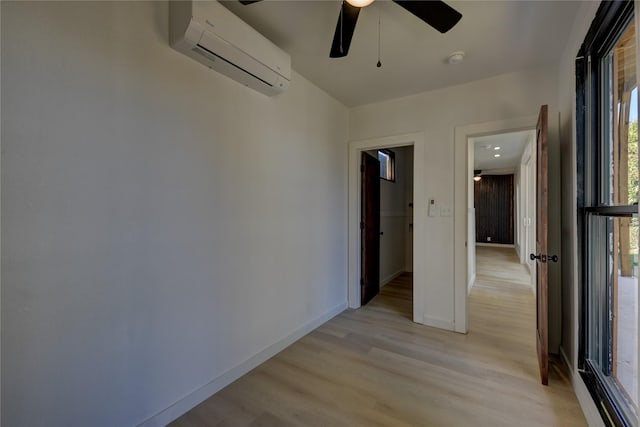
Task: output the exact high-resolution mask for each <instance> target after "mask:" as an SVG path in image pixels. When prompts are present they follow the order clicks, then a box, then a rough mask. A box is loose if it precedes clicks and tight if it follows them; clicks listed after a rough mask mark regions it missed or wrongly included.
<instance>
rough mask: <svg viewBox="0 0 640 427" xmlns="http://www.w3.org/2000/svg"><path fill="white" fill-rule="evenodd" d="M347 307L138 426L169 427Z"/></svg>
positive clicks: (341, 306) (312, 323)
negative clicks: (172, 422)
mask: <svg viewBox="0 0 640 427" xmlns="http://www.w3.org/2000/svg"><path fill="white" fill-rule="evenodd" d="M346 308H347V303H346V302H344V303H342V304H339V305H337V306H335V307H333V308H332V309H331V310H329V311H327V312H326V313H324V314H323V315H321V316H319V317H317V318H315V319H313V320H311V321H309V322H307V323H306V324H304V325H302V326H301V327H300V328H298V329H296V330H295V331H294V332H292V333H291V334H289V335H288V336H286V337H285V338H283V339H281V340H280V341H278V342H275V343H273V344H272V345H270V346H269V347H267V348H265V349H264V350H262V351H260V352H258V353H256V354H255V355H253V356H252V357H250V358H249V359H247V360H245V361H244V362H242V363H240V364H239V365H236V366H235V367H233V368H231V369H229V370H228V371H226V372H225V373H223V374H222V375H220V376H218V377H217V378H214V379H213V380H212V381H211V382H209V383H208V384H206V385H204V386H203V387H201V388H199V389H197V390H195V391H194V392H192V393H191V394H189V395H187V396H185V397H183V398H182V399H180V400H179V401H177V402H176V403H174V404H173V405H171V406H169V407H168V408H166V409H164V410H162V411H160V412H158V413H157V414H156V415H154V416H152V417H151V418H149V419H147V420H146V421H144V422H142V423H141V424H139V427H164V426H166V425H167V424H169V423H170V422H171V421H173V420H175V419H176V418H178V417H180V416H181V415H183V414H184V413H186V412H187V411H189V410H190V409H192V408H194V407H196V406H197V405H198V404H200V403H202V402H203V401H205V400H206V399H208V398H209V397H211V396H213V395H214V394H215V393H217V392H218V391H220V390H222V389H223V388H224V387H226V386H227V385H229V384H231V383H232V382H234V381H235V380H237V379H238V378H240V377H241V376H243V375H244V374H246V373H247V372H249V371H251V370H252V369H253V368H255V367H256V366H258V365H260V364H261V363H264V362H266V361H267V360H269V359H270V358H271V357H273V356H275V355H276V354H278V353H279V352H281V351H282V350H284V349H285V348H287V347H289V346H290V345H291V344H293V343H294V342H296V341H298V340H299V339H300V338H302V337H304V336H305V335H307V334H308V333H309V332H311V331H313V330H314V329H316V328H317V327H319V326H320V325H322V324H323V323H325V322H327V321H329V320H330V319H332V318H333V317H335V316H337V315H338V314H340V313H342V312H343V311H344V310H345V309H346Z"/></svg>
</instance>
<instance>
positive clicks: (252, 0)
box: [239, 0, 262, 6]
mask: <svg viewBox="0 0 640 427" xmlns="http://www.w3.org/2000/svg"><path fill="white" fill-rule="evenodd" d="M239 1H240V3H241V4H243V5H245V6H246V5H248V4H253V3H258V2H260V1H262V0H239Z"/></svg>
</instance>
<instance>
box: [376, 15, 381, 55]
mask: <svg viewBox="0 0 640 427" xmlns="http://www.w3.org/2000/svg"><path fill="white" fill-rule="evenodd" d="M376 67H378V68H380V67H382V62H380V13H378V63H377V64H376Z"/></svg>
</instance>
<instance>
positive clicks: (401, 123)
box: [349, 67, 557, 329]
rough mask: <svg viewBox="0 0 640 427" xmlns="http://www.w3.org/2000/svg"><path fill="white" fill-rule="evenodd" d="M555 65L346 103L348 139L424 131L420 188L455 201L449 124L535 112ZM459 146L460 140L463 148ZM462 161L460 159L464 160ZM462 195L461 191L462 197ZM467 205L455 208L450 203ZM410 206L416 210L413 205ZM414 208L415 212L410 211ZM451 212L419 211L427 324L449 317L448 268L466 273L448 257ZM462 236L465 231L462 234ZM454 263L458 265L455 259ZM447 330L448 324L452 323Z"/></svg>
mask: <svg viewBox="0 0 640 427" xmlns="http://www.w3.org/2000/svg"><path fill="white" fill-rule="evenodd" d="M556 78H557V69H556V68H555V67H549V68H539V69H532V70H527V71H523V72H517V73H511V74H506V75H502V76H497V77H493V78H490V79H484V80H480V81H476V82H472V83H468V84H464V85H458V86H452V87H448V88H445V89H440V90H435V91H431V92H426V93H422V94H418V95H413V96H409V97H404V98H399V99H395V100H391V101H386V102H381V103H375V104H370V105H366V106H362V107H357V108H353V109H352V110H351V111H350V120H349V132H350V134H349V138H350V139H351V140H360V139H367V138H376V137H380V136H384V135H397V134H402V133H408V132H424V134H425V138H426V150H425V155H424V158H422V159H416V161H422V162H424V165H425V168H426V176H425V177H424V182H425V194H424V195H423V196H424V197H425V198H426V199H427V200H428V199H429V198H435V199H436V201H437V202H438V204H439V206H440V207H441V208H443V207H444V208H450V209H451V208H454V129H455V128H456V127H457V126H461V125H467V124H474V123H482V122H489V121H495V120H502V119H505V118H517V117H527V116H532V115H537V113H538V110H539V108H540V105H542V104H550V108H553V106H554V104H555V101H556V96H557V81H556ZM465 149H466V147H465ZM465 164H466V163H465ZM465 198H466V196H465ZM459 208H461V209H466V207H462V206H461V207H457V206H455V209H459ZM414 210H415V209H414ZM416 212H417V211H416ZM453 220H454V217H453V216H437V217H428V218H426V224H425V231H424V234H423V235H420V236H419V235H415V236H414V238H416V239H423V240H424V241H425V242H426V253H425V254H423V258H422V259H418V258H417V257H416V258H414V265H418V264H419V263H420V264H422V265H423V266H424V268H425V271H427V272H428V274H427V276H426V277H427V280H426V282H425V283H419V284H417V286H422V287H423V288H424V292H423V295H424V310H425V313H424V314H425V320H426V322H427V323H431V324H434V325H444V324H453V323H454V270H455V269H457V270H458V271H462V272H465V273H464V274H465V277H466V271H467V266H466V265H462V264H464V263H465V261H466V260H464V259H460V260H456V262H454V239H453V237H454V222H453ZM465 235H466V233H465ZM458 263H459V264H458ZM452 329H453V328H452Z"/></svg>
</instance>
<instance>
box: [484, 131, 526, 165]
mask: <svg viewBox="0 0 640 427" xmlns="http://www.w3.org/2000/svg"><path fill="white" fill-rule="evenodd" d="M534 135H535V131H533V130H527V131H520V132H510V133H503V134H499V135H489V136H481V137H476V138H473V139H472V141H473V143H474V150H473V152H474V157H473V169H480V170H482V172H483V173H486V172H487V171H491V170H494V171H496V170H498V171H501V172H505V171H511V172H514V171H515V169H516V167H517V166H518V164H519V163H520V158H521V157H522V153H523V151H524V148H525V146H526V144H527V140H528V139H529V137H533V136H534ZM496 147H500V148H499V149H496ZM496 154H500V157H498V158H496V157H495V155H496Z"/></svg>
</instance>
